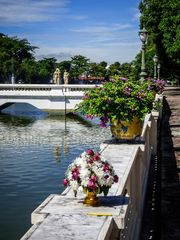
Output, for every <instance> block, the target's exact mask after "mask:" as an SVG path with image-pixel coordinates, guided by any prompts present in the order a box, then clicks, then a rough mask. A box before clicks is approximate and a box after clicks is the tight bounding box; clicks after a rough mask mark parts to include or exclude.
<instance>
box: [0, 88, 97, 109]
mask: <svg viewBox="0 0 180 240" xmlns="http://www.w3.org/2000/svg"><path fill="white" fill-rule="evenodd" d="M93 87H95V85H87V84H86V85H81V84H77V85H73V84H68V85H65V84H64V85H51V84H47V85H40V84H0V107H1V106H2V105H4V104H7V103H29V104H31V105H33V106H35V107H37V108H39V109H41V110H45V111H53V110H54V111H59V110H64V109H66V110H68V111H70V110H73V109H74V107H75V105H76V104H77V103H79V102H80V101H81V99H82V97H83V94H84V91H85V90H86V89H88V88H93Z"/></svg>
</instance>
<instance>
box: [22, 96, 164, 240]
mask: <svg viewBox="0 0 180 240" xmlns="http://www.w3.org/2000/svg"><path fill="white" fill-rule="evenodd" d="M160 100H161V101H162V97H161V98H160ZM161 110H162V109H159V111H158V112H155V111H153V112H152V113H151V114H149V115H147V116H146V119H145V121H144V127H143V132H142V135H141V141H140V142H138V143H135V144H132V143H131V144H128V143H127V144H126V143H116V142H113V141H112V140H109V141H106V142H104V143H102V144H101V146H100V148H101V154H102V155H103V156H104V157H105V158H106V159H108V160H109V161H110V162H111V163H112V165H113V166H114V168H115V170H116V173H117V175H118V176H119V183H118V184H114V185H113V186H112V188H111V189H110V191H109V194H108V195H110V198H109V203H110V205H108V204H105V205H104V204H103V201H104V200H103V201H102V205H101V206H100V207H97V208H92V207H85V206H83V204H82V199H83V197H84V195H83V192H80V193H78V197H77V198H75V197H74V195H73V191H72V189H71V188H66V189H65V191H64V192H63V193H62V194H61V195H50V196H49V197H48V198H47V199H46V200H45V201H44V202H43V203H42V204H41V205H40V206H39V207H38V208H37V209H36V210H35V211H34V212H33V213H32V224H34V225H33V226H32V228H31V229H30V230H29V231H28V232H27V233H26V234H25V235H24V236H23V237H22V239H21V240H27V239H28V240H36V239H38V240H41V239H45V238H46V239H55V240H56V239H58V240H59V239H67V240H68V239H72V236H73V239H74V240H81V239H84V236H85V238H88V239H92V240H95V239H98V240H112V239H119V240H120V239H128V240H138V238H139V234H140V229H141V222H142V215H143V210H144V201H145V194H146V188H147V180H148V174H149V168H150V163H151V160H152V158H154V157H155V156H156V154H157V140H158V136H157V134H158V121H159V120H160V114H159V113H160V112H161ZM102 199H103V198H102ZM107 199H108V197H107ZM116 200H117V202H116ZM88 212H95V213H111V214H112V216H109V217H107V216H106V217H105V216H102V217H97V216H93V217H92V216H88ZM87 226H88V227H87ZM115 233H116V234H115ZM115 235H116V236H115ZM115 237H116V238H115Z"/></svg>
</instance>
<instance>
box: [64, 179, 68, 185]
mask: <svg viewBox="0 0 180 240" xmlns="http://www.w3.org/2000/svg"><path fill="white" fill-rule="evenodd" d="M63 184H64V186H65V187H66V186H67V185H68V180H67V179H66V178H65V179H64V180H63Z"/></svg>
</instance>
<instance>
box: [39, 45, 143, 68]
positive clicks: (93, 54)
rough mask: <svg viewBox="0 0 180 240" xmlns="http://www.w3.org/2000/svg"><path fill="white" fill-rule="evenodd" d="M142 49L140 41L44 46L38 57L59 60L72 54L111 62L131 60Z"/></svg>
mask: <svg viewBox="0 0 180 240" xmlns="http://www.w3.org/2000/svg"><path fill="white" fill-rule="evenodd" d="M139 50H140V43H136V42H134V43H133V42H132V43H119V45H116V47H115V46H113V45H112V46H111V45H109V46H106V47H103V46H102V47H87V46H86V47H83V46H82V47H80V46H79V47H69V48H67V47H66V48H65V47H57V48H55V47H49V46H43V47H41V48H40V49H37V50H36V57H37V58H38V59H39V58H40V57H41V58H42V57H55V58H56V59H57V60H58V61H63V60H70V59H71V57H72V56H75V55H83V56H85V57H87V58H89V59H90V61H92V62H101V61H106V62H108V63H109V64H111V63H113V62H116V61H119V62H121V63H123V62H131V61H132V60H133V59H134V58H135V56H136V55H137V53H138V52H139Z"/></svg>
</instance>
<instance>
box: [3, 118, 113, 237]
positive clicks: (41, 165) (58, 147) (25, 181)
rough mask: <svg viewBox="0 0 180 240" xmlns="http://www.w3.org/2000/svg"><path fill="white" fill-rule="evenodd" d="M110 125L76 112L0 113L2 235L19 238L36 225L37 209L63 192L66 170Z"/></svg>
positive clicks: (106, 133) (107, 133) (105, 135)
mask: <svg viewBox="0 0 180 240" xmlns="http://www.w3.org/2000/svg"><path fill="white" fill-rule="evenodd" d="M110 136H111V135H110V131H109V129H108V128H100V127H99V126H98V125H92V124H89V123H86V122H83V121H80V120H78V119H77V118H76V117H75V116H73V117H72V116H71V117H66V121H65V118H64V116H47V115H43V114H39V113H38V114H36V117H34V116H33V117H19V116H10V115H2V114H1V115H0V240H19V239H20V238H21V237H22V236H23V235H24V233H25V232H26V231H27V230H28V229H29V228H30V227H31V222H30V220H31V219H30V217H31V213H32V211H33V210H34V209H35V208H36V207H37V206H38V205H39V204H40V203H41V202H42V201H43V200H44V199H46V198H47V197H48V196H49V195H50V194H54V193H57V194H60V193H61V192H62V191H63V190H64V186H63V184H62V182H63V177H64V172H65V171H66V169H67V167H68V165H69V164H70V163H71V162H72V161H73V160H74V159H75V158H76V157H77V156H79V154H80V153H81V152H82V151H85V150H87V149H88V148H93V149H95V150H99V145H100V143H101V142H103V141H104V140H105V139H109V138H110Z"/></svg>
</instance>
